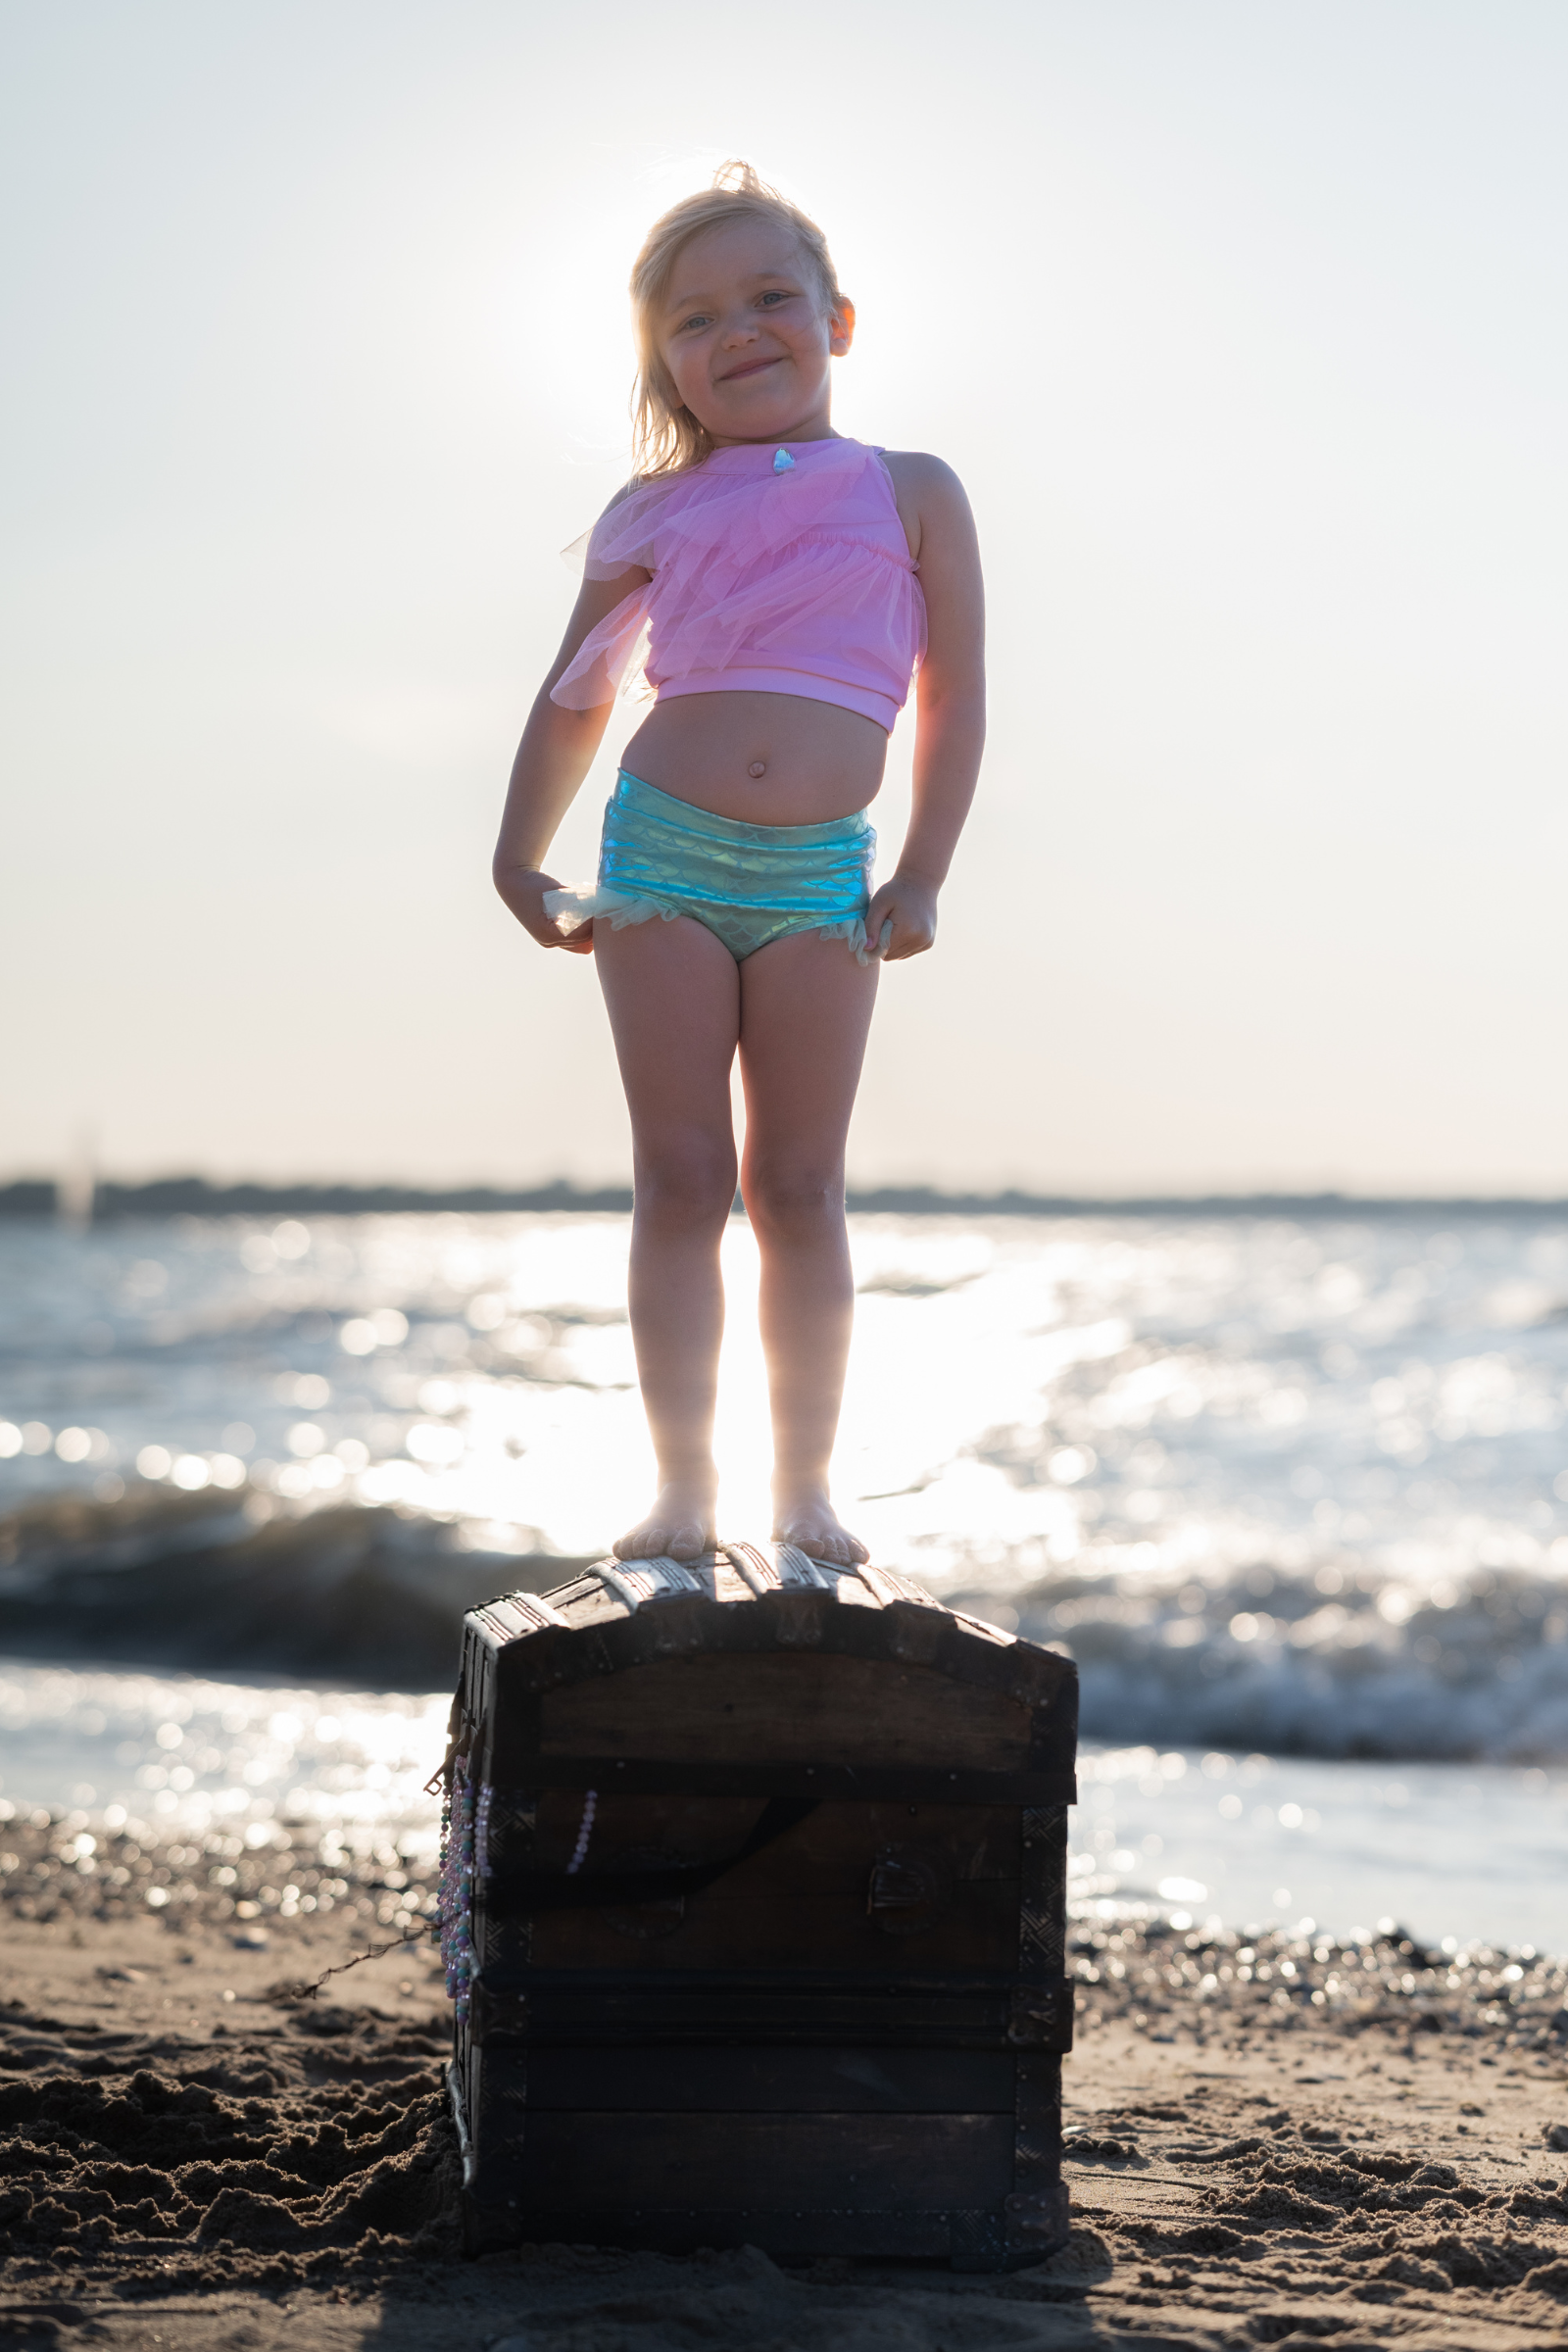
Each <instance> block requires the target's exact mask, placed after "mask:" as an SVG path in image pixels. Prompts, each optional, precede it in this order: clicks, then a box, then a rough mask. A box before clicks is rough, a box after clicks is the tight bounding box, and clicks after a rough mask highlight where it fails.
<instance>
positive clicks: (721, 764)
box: [621, 692, 888, 825]
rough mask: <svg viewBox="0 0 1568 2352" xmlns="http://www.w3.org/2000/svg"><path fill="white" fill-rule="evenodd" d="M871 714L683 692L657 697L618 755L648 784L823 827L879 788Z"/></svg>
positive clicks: (683, 797) (701, 801)
mask: <svg viewBox="0 0 1568 2352" xmlns="http://www.w3.org/2000/svg"><path fill="white" fill-rule="evenodd" d="M887 749H888V739H887V736H886V734H885V733H884V731H883V729H882V728H881V727H879V726H878V725H877V723H876V721H875V719H874V718H862V717H861V716H860V714H859V712H858V711H845V710H843V709H842V708H841V707H840V706H839V705H838V704H837V703H813V702H809V701H808V700H807V699H806V697H805V696H804V695H798V694H753V693H751V692H746V693H737V694H681V695H677V696H676V697H675V699H674V701H673V702H668V703H659V704H657V705H656V706H655V708H654V710H653V711H651V712H650V713H649V715H648V717H647V718H645V719H644V721H643V723H642V725H641V726H640V727H639V728H638V730H637V732H636V734H635V735H634V736H633V737H632V739H631V741H630V743H628V745H627V746H626V749H625V751H624V753H623V754H622V756H621V759H622V764H623V765H624V766H625V767H627V768H629V769H630V771H631V773H632V774H633V775H634V776H641V778H642V780H643V782H644V783H645V784H653V785H655V786H657V787H658V789H659V790H660V791H661V792H667V793H669V794H670V795H671V796H672V797H673V798H674V799H675V800H677V801H690V802H691V803H692V804H693V806H694V807H696V808H698V809H710V810H711V812H712V814H713V815H714V816H729V817H737V818H739V819H740V820H741V822H742V823H744V824H751V825H822V824H827V823H829V822H830V821H831V819H833V818H834V817H838V816H851V815H853V814H854V812H855V810H856V809H863V808H864V807H865V805H866V803H867V802H868V801H872V800H874V799H875V798H876V795H877V793H878V792H879V791H880V790H881V786H882V769H883V766H884V764H885V762H886V760H887Z"/></svg>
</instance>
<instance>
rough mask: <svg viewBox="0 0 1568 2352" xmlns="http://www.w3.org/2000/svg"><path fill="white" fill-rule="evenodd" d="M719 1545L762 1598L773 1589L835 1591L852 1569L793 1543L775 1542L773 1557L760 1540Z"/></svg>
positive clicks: (742, 1580)
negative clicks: (815, 1557) (836, 1565)
mask: <svg viewBox="0 0 1568 2352" xmlns="http://www.w3.org/2000/svg"><path fill="white" fill-rule="evenodd" d="M719 1549H720V1551H721V1552H722V1553H723V1555H724V1557H725V1559H726V1560H728V1562H729V1564H730V1566H731V1567H732V1568H733V1569H734V1571H735V1573H736V1575H737V1576H738V1577H739V1578H740V1580H741V1582H742V1584H743V1585H745V1586H747V1587H748V1589H749V1590H750V1591H751V1592H753V1593H755V1594H756V1595H757V1598H758V1599H759V1600H762V1599H765V1598H766V1596H767V1594H768V1593H790V1592H795V1593H800V1592H807V1593H833V1592H836V1591H837V1590H838V1581H839V1578H840V1577H841V1576H844V1575H846V1574H847V1573H848V1571H847V1570H845V1569H843V1568H830V1567H829V1566H828V1565H827V1563H826V1561H824V1560H813V1559H812V1558H811V1556H810V1554H809V1552H805V1551H800V1550H798V1549H797V1547H796V1546H795V1545H794V1544H774V1545H773V1546H772V1551H773V1557H772V1558H771V1559H769V1558H768V1556H767V1553H766V1552H765V1551H763V1550H762V1548H761V1546H760V1544H720V1545H719Z"/></svg>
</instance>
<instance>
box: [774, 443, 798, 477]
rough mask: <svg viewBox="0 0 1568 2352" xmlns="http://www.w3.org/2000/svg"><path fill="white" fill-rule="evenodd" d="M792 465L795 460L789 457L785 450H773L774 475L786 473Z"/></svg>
mask: <svg viewBox="0 0 1568 2352" xmlns="http://www.w3.org/2000/svg"><path fill="white" fill-rule="evenodd" d="M794 464H795V460H794V459H793V458H792V457H791V456H790V453H789V451H788V450H787V449H775V450H774V452H773V471H774V472H775V473H788V472H789V471H790V469H791V467H792V466H794Z"/></svg>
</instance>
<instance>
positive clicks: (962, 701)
mask: <svg viewBox="0 0 1568 2352" xmlns="http://www.w3.org/2000/svg"><path fill="white" fill-rule="evenodd" d="M888 469H889V471H890V472H891V473H892V475H893V479H894V487H895V490H896V492H897V495H898V502H899V511H900V513H901V515H903V516H904V520H905V523H906V526H907V528H908V530H909V537H910V541H911V546H912V552H913V553H914V556H915V558H916V560H917V561H918V563H919V565H920V585H921V587H922V588H923V590H924V592H925V610H926V628H927V644H926V656H925V660H924V662H922V663H921V664H920V674H919V677H918V678H917V680H916V681H915V735H914V802H913V807H912V809H911V810H910V815H909V829H908V831H907V834H906V835H905V837H904V848H903V851H902V852H901V854H900V857H899V862H898V866H897V868H896V870H895V872H894V874H893V876H892V878H891V880H889V881H887V882H884V883H883V885H882V887H881V889H880V890H879V891H878V892H877V894H876V896H875V898H874V899H873V900H872V901H871V905H870V907H869V909H868V911H867V913H866V918H865V929H866V937H867V940H868V942H869V947H870V952H871V954H873V955H875V954H876V953H877V952H878V942H879V941H880V939H881V936H882V932H883V929H884V927H885V926H886V925H887V924H888V923H891V924H892V926H893V928H892V931H891V933H890V934H889V938H888V944H887V946H886V948H884V949H882V950H881V954H882V956H883V957H884V960H885V961H887V962H889V963H894V962H897V961H898V960H899V959H900V958H901V957H902V956H920V955H923V954H924V952H925V950H926V949H927V948H928V947H930V945H931V942H932V941H933V940H934V939H935V937H936V930H937V893H938V891H939V890H940V889H941V888H942V885H943V883H944V882H945V881H946V880H947V877H948V867H949V866H950V865H951V864H952V862H953V853H954V851H955V849H956V847H957V842H958V835H959V834H960V833H961V832H962V830H963V820H964V818H965V817H966V816H967V815H968V813H969V804H970V802H971V801H972V800H973V799H974V788H975V784H976V781H977V779H978V777H979V774H980V754H981V752H982V750H983V749H984V746H985V739H986V678H985V590H984V586H983V583H982V581H981V577H980V547H979V542H978V540H977V539H976V536H975V527H974V516H973V515H971V513H970V512H969V502H968V500H967V499H966V498H965V496H964V494H963V484H962V483H961V482H960V481H959V479H958V477H957V475H956V473H955V472H954V470H953V468H952V466H944V465H943V463H942V461H941V459H940V458H927V457H916V456H912V455H909V454H907V453H899V454H891V453H890V456H889V460H888Z"/></svg>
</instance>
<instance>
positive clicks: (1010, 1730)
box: [540, 1650, 1031, 1772]
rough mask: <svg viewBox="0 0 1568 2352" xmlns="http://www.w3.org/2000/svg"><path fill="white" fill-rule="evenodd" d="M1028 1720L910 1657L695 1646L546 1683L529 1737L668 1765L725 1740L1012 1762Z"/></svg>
mask: <svg viewBox="0 0 1568 2352" xmlns="http://www.w3.org/2000/svg"><path fill="white" fill-rule="evenodd" d="M1030 1729H1031V1726H1030V1711H1029V1709H1028V1708H1027V1707H1026V1706H1024V1705H1023V1704H1022V1703H1021V1702H1020V1701H1019V1700H1017V1699H1014V1698H1008V1697H1005V1695H1003V1694H1002V1693H1001V1692H999V1691H982V1690H979V1689H977V1688H975V1687H974V1686H973V1685H970V1684H967V1683H956V1682H953V1681H951V1680H950V1679H949V1678H948V1677H947V1676H945V1675H943V1674H939V1673H935V1672H932V1671H931V1670H930V1669H928V1668H925V1667H921V1666H912V1665H898V1664H893V1663H889V1662H886V1661H880V1660H876V1659H870V1658H857V1657H844V1656H833V1655H822V1654H821V1653H816V1654H811V1653H809V1652H808V1653H805V1654H802V1653H799V1652H792V1651H789V1650H779V1651H763V1652H756V1653H752V1654H750V1655H746V1654H741V1655H733V1654H732V1655H728V1656H723V1655H719V1656H715V1655H711V1654H708V1653H701V1652H700V1653H698V1654H696V1655H694V1656H687V1657H677V1658H671V1659H670V1660H668V1661H667V1662H666V1663H661V1664H659V1665H650V1666H634V1667H630V1668H628V1669H627V1670H626V1672H625V1673H623V1674H616V1675H613V1676H610V1677H608V1678H606V1679H605V1680H604V1681H601V1682H584V1683H575V1684H570V1685H568V1686H567V1687H566V1688H565V1689H564V1690H559V1691H551V1692H549V1693H548V1695H547V1696H546V1697H545V1700H544V1703H543V1707H542V1709H541V1721H540V1745H541V1749H542V1751H543V1752H544V1753H545V1754H546V1755H578V1754H584V1753H589V1754H602V1755H606V1756H613V1757H617V1758H625V1759H626V1760H628V1761H630V1760H632V1759H636V1758H647V1759H649V1760H651V1761H658V1762H663V1763H672V1762H679V1761H684V1760H686V1759H688V1758H689V1759H701V1760H704V1761H707V1760H709V1759H711V1758H712V1757H713V1756H714V1755H715V1754H717V1753H722V1752H723V1749H724V1747H725V1745H726V1743H730V1744H733V1746H734V1747H735V1748H737V1749H738V1750H739V1751H740V1752H741V1753H742V1754H744V1755H745V1757H746V1758H747V1760H748V1761H749V1762H751V1763H752V1764H753V1765H757V1764H760V1763H780V1764H819V1765H831V1764H840V1765H843V1764H849V1765H856V1764H866V1765H875V1766H877V1767H878V1768H880V1769H881V1770H882V1771H884V1772H885V1771H888V1770H890V1769H896V1768H898V1767H899V1766H901V1765H923V1766H926V1767H927V1768H931V1767H940V1768H946V1769H948V1770H953V1769H955V1768H956V1769H958V1770H963V1769H969V1770H973V1771H983V1772H1015V1771H1017V1770H1018V1769H1019V1768H1020V1767H1021V1766H1022V1764H1023V1763H1024V1760H1025V1758H1026V1756H1027V1754H1028V1751H1029V1735H1030Z"/></svg>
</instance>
